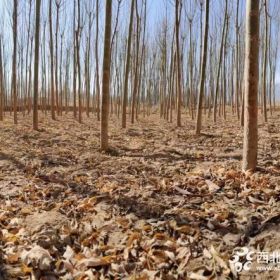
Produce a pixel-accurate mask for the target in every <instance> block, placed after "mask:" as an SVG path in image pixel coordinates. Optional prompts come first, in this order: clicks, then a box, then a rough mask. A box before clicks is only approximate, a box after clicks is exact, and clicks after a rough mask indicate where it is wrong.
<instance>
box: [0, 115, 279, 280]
mask: <svg viewBox="0 0 280 280" xmlns="http://www.w3.org/2000/svg"><path fill="white" fill-rule="evenodd" d="M228 118H230V120H227V121H219V123H218V124H216V125H214V124H213V123H212V121H210V120H208V121H207V120H206V122H208V123H207V125H204V127H203V134H202V135H201V136H199V137H198V136H195V135H194V122H193V121H191V120H190V119H189V118H187V117H186V116H185V115H184V117H183V126H182V127H181V128H176V125H175V123H173V124H171V123H167V122H166V121H164V120H160V119H159V117H158V116H157V115H155V114H153V115H151V116H149V117H147V118H142V117H141V119H140V120H139V121H138V122H136V123H135V124H134V125H131V124H129V125H128V128H127V129H125V130H122V129H120V121H119V120H117V119H115V118H114V119H113V120H111V122H110V145H111V147H112V150H111V151H110V153H109V154H106V153H101V152H100V151H99V123H98V122H97V121H96V120H95V118H93V117H90V118H89V119H87V118H85V119H84V123H83V124H79V123H77V122H76V121H73V117H72V114H70V113H69V114H68V115H63V117H59V118H58V119H59V121H51V119H50V118H49V117H43V116H41V117H40V127H41V130H40V131H39V132H36V131H33V130H32V122H31V116H30V117H25V118H22V117H20V118H19V125H17V126H15V125H13V123H12V118H11V117H10V116H7V117H6V120H5V121H4V122H3V123H0V279H1V280H3V279H29V277H30V275H31V274H32V275H33V276H32V277H33V279H135V280H136V279H138V280H140V279H141V280H145V279H147V280H148V279H168V280H173V279H202V280H203V279H205V280H206V279H233V278H240V279H268V277H271V278H270V279H279V278H278V276H279V275H280V271H277V270H275V271H270V272H261V273H260V272H259V271H257V268H256V267H255V266H254V265H255V262H256V261H255V259H254V261H253V262H254V263H253V265H252V267H251V270H250V271H247V272H246V271H243V272H242V273H241V274H237V273H236V271H235V270H234V269H233V266H232V265H231V264H230V262H229V260H230V259H231V258H232V255H233V253H234V250H236V249H237V248H240V247H244V246H246V247H248V248H250V249H252V250H255V251H257V250H259V251H267V252H272V251H276V250H277V249H279V250H280V226H279V222H280V211H279V209H280V208H279V206H280V202H279V201H280V155H279V153H280V113H279V112H276V113H275V115H274V116H273V117H270V119H269V123H268V124H263V123H261V122H260V124H259V160H258V163H259V169H258V171H257V172H256V173H255V174H251V173H249V172H248V173H247V174H243V173H242V172H241V171H240V170H241V158H242V137H243V134H242V129H241V128H240V126H239V122H238V121H237V119H236V118H233V117H231V116H229V115H228ZM60 119H61V120H60ZM242 261H243V260H242Z"/></svg>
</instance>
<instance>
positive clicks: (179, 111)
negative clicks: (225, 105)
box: [175, 0, 182, 127]
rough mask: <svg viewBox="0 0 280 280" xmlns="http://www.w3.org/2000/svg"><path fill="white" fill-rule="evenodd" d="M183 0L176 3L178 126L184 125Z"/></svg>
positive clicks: (177, 0)
mask: <svg viewBox="0 0 280 280" xmlns="http://www.w3.org/2000/svg"><path fill="white" fill-rule="evenodd" d="M181 5H182V3H181V1H180V0H176V5H175V12H176V15H175V26H176V31H175V32H176V55H177V87H178V91H177V126H178V127H180V126H181V125H182V121H181V105H182V85H181V77H182V75H181V74H182V73H181V59H180V44H179V33H180V18H181Z"/></svg>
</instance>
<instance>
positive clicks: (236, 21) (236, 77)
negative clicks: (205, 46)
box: [235, 0, 240, 119]
mask: <svg viewBox="0 0 280 280" xmlns="http://www.w3.org/2000/svg"><path fill="white" fill-rule="evenodd" d="M239 94H240V93H239V0H237V6H236V19H235V108H236V113H237V118H238V119H239V118H240V113H239Z"/></svg>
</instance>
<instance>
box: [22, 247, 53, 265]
mask: <svg viewBox="0 0 280 280" xmlns="http://www.w3.org/2000/svg"><path fill="white" fill-rule="evenodd" d="M21 259H22V261H23V263H24V264H26V265H27V266H32V267H38V268H39V269H40V270H49V269H50V268H51V263H52V261H53V258H52V257H51V255H50V253H49V252H48V251H47V250H45V249H44V248H42V247H40V246H38V245H35V246H34V247H33V248H32V249H31V250H29V251H23V252H22V253H21Z"/></svg>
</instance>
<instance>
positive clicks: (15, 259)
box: [7, 253, 20, 264]
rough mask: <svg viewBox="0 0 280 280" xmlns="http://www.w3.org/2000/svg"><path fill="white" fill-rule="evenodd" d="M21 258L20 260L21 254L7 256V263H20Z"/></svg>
mask: <svg viewBox="0 0 280 280" xmlns="http://www.w3.org/2000/svg"><path fill="white" fill-rule="evenodd" d="M19 258H20V253H14V254H11V255H8V256H7V262H8V263H9V264H14V263H17V262H18V260H19Z"/></svg>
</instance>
